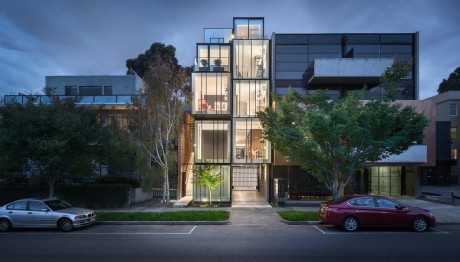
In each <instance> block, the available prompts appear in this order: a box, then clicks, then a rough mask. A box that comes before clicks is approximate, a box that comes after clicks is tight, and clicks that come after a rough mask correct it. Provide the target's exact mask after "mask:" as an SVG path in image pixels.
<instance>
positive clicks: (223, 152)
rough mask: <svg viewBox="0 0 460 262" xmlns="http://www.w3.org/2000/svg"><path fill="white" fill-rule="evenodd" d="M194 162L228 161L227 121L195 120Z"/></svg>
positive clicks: (228, 138) (228, 136) (228, 137)
mask: <svg viewBox="0 0 460 262" xmlns="http://www.w3.org/2000/svg"><path fill="white" fill-rule="evenodd" d="M195 124H196V132H195V134H196V137H195V143H196V144H195V162H196V163H229V162H230V146H229V145H230V132H229V126H230V122H229V121H223V120H203V121H196V122H195Z"/></svg>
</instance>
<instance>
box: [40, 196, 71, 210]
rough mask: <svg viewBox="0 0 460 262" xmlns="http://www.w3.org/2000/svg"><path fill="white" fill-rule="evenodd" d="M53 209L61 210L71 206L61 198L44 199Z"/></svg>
mask: <svg viewBox="0 0 460 262" xmlns="http://www.w3.org/2000/svg"><path fill="white" fill-rule="evenodd" d="M43 202H44V203H45V204H46V205H47V206H48V207H49V208H51V210H53V211H56V210H61V209H66V208H70V207H71V206H70V205H69V204H67V203H66V202H64V201H62V200H59V199H51V200H45V201H43Z"/></svg>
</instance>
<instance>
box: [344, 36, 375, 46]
mask: <svg viewBox="0 0 460 262" xmlns="http://www.w3.org/2000/svg"><path fill="white" fill-rule="evenodd" d="M345 36H346V39H347V43H348V44H378V43H379V42H380V36H379V35H378V34H345Z"/></svg>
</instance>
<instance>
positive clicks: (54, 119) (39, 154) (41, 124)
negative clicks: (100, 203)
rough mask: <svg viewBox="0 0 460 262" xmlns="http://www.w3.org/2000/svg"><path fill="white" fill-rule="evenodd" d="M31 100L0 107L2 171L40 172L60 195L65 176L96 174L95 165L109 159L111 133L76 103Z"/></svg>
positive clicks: (92, 112)
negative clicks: (3, 169) (108, 133)
mask: <svg viewBox="0 0 460 262" xmlns="http://www.w3.org/2000/svg"><path fill="white" fill-rule="evenodd" d="M26 98H27V99H28V102H27V103H26V104H25V105H22V104H9V105H7V106H5V107H2V108H1V109H0V114H1V117H0V118H1V122H0V155H1V156H0V158H1V159H2V162H3V163H2V165H3V166H2V168H5V170H6V171H11V172H22V171H23V170H26V169H27V168H28V167H34V168H36V169H38V170H39V171H40V172H39V175H40V176H42V177H43V178H44V179H45V180H46V182H47V184H48V186H49V196H50V197H52V196H54V187H55V184H56V182H57V181H58V180H59V179H60V178H62V176H63V175H64V174H70V175H72V176H82V175H91V174H92V173H93V170H94V163H95V162H102V161H104V160H105V155H106V153H107V150H106V149H107V145H108V135H107V130H106V128H105V127H103V126H102V125H101V123H100V121H99V119H98V113H97V111H95V110H92V109H88V108H84V107H80V106H76V105H75V101H73V100H71V99H66V100H59V99H57V98H55V97H51V98H52V103H51V104H42V103H38V102H37V101H36V96H33V95H30V96H27V97H26Z"/></svg>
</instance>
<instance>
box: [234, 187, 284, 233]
mask: <svg viewBox="0 0 460 262" xmlns="http://www.w3.org/2000/svg"><path fill="white" fill-rule="evenodd" d="M230 213H231V215H230V223H231V224H232V225H240V226H241V225H243V226H282V225H284V224H283V223H282V222H281V220H280V217H279V215H278V214H277V212H276V210H275V209H274V208H272V206H270V205H269V204H268V203H267V201H266V200H265V199H264V198H263V197H262V195H260V194H259V193H258V192H257V191H233V192H232V209H231V212H230Z"/></svg>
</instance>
